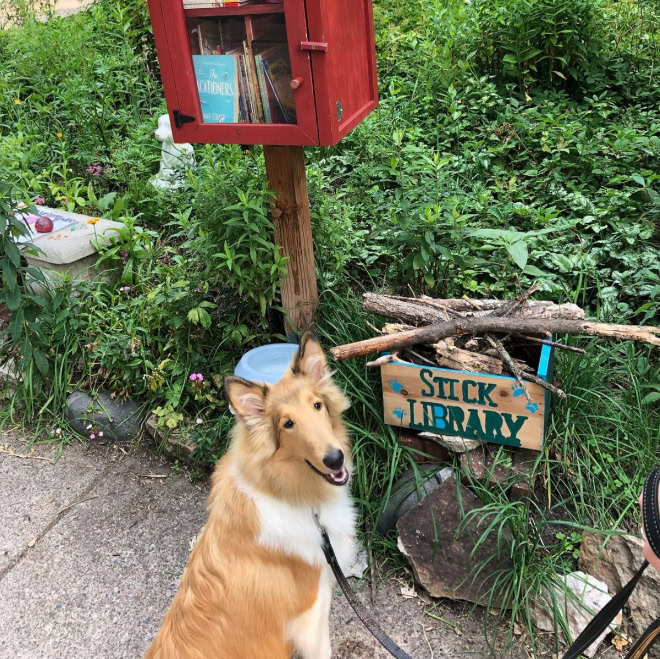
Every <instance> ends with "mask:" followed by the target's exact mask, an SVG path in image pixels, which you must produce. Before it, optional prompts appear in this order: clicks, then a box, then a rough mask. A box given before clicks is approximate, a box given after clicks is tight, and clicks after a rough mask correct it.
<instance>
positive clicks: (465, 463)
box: [459, 445, 513, 484]
mask: <svg viewBox="0 0 660 659" xmlns="http://www.w3.org/2000/svg"><path fill="white" fill-rule="evenodd" d="M497 453H498V452H497V450H495V451H491V450H490V448H489V447H488V446H486V445H482V446H479V447H477V448H476V449H475V450H474V451H469V452H467V453H461V456H460V458H459V459H460V462H461V467H462V469H463V471H465V472H466V473H468V474H470V475H471V476H472V477H473V478H476V479H477V480H480V481H481V480H484V479H485V478H488V482H489V483H491V484H495V483H502V482H503V481H505V480H506V479H507V478H510V477H511V468H512V466H513V456H512V455H510V454H509V453H508V452H507V451H505V450H502V452H501V453H500V454H499V457H498V456H497ZM496 457H498V459H497V460H496V459H495V458H496Z"/></svg>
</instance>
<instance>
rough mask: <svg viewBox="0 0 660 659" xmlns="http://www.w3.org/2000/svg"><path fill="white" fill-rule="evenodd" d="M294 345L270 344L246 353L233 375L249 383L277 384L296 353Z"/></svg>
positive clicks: (296, 348)
mask: <svg viewBox="0 0 660 659" xmlns="http://www.w3.org/2000/svg"><path fill="white" fill-rule="evenodd" d="M298 348H299V346H298V345H297V344H296V343H271V344H269V345H265V346H259V347H258V348H254V349H253V350H250V352H246V353H245V354H244V355H243V357H242V358H241V361H240V362H238V365H237V366H236V369H235V370H234V375H237V376H238V377H239V378H243V379H245V380H250V381H251V382H267V383H268V384H275V383H276V382H279V381H280V379H281V378H282V376H283V375H284V372H285V371H286V369H287V368H288V367H289V365H290V364H291V360H292V359H293V356H294V355H295V354H296V353H297V352H298Z"/></svg>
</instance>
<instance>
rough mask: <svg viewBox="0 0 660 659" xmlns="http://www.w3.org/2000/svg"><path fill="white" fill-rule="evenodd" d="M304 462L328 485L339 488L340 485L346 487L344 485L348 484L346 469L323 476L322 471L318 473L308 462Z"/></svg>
mask: <svg viewBox="0 0 660 659" xmlns="http://www.w3.org/2000/svg"><path fill="white" fill-rule="evenodd" d="M305 462H306V463H307V464H308V465H309V466H310V467H311V469H312V471H315V472H316V473H317V474H318V475H319V476H322V477H323V478H325V480H327V481H328V483H330V485H336V486H337V487H341V486H342V485H346V483H348V475H349V474H348V469H346V467H342V468H341V469H338V470H337V471H331V472H330V473H328V474H324V473H323V472H322V471H319V470H318V469H317V468H316V467H315V466H314V465H313V464H312V463H311V462H310V461H309V460H305Z"/></svg>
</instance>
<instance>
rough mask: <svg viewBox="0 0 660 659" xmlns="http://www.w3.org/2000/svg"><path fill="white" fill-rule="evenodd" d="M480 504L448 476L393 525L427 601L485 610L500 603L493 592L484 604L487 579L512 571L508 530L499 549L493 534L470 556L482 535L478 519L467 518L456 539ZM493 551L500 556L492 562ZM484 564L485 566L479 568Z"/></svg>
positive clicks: (502, 535) (502, 537) (486, 593)
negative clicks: (440, 599) (472, 604)
mask: <svg viewBox="0 0 660 659" xmlns="http://www.w3.org/2000/svg"><path fill="white" fill-rule="evenodd" d="M457 488H458V489H457ZM459 492H460V500H459V497H458V493H459ZM482 506H483V504H482V503H481V501H480V500H479V499H478V498H477V497H476V496H475V495H474V494H472V492H470V490H468V489H467V488H466V487H464V486H463V485H457V483H456V480H455V479H454V478H450V479H448V480H446V481H445V482H444V483H443V484H442V485H440V486H439V487H438V488H437V489H436V490H435V491H434V492H432V493H431V494H430V495H429V496H428V497H426V498H425V499H424V500H423V501H421V502H420V503H418V504H417V505H416V506H415V507H414V508H413V509H412V510H410V511H409V512H408V513H406V514H405V515H404V516H403V517H401V519H400V520H399V521H398V523H397V530H398V531H399V549H401V551H402V552H403V553H404V554H405V555H406V556H407V557H408V560H409V561H410V564H411V566H412V568H413V572H414V574H415V579H416V580H417V581H418V582H419V583H420V584H421V585H422V586H424V588H426V590H428V592H429V593H430V594H431V595H432V596H433V597H448V598H450V599H454V600H468V601H470V602H476V603H477V604H482V605H488V606H501V605H502V604H503V603H502V601H501V600H500V599H499V598H498V595H497V594H495V595H494V597H493V599H492V600H489V597H490V593H489V592H488V591H489V590H490V588H491V587H492V586H493V575H495V574H497V573H498V572H501V571H502V570H509V569H512V567H513V565H512V562H511V559H510V558H509V555H510V551H511V550H510V547H509V545H510V543H511V540H512V537H511V533H510V531H509V530H508V529H507V528H506V527H505V528H504V529H503V530H502V534H501V537H500V547H499V551H498V538H497V530H495V531H493V532H492V533H491V534H490V535H489V536H488V537H487V538H486V539H485V541H484V542H482V543H481V544H480V546H479V547H478V549H477V550H476V551H475V552H474V555H473V556H471V553H472V551H473V550H474V548H475V544H476V542H477V539H478V538H479V537H480V536H481V534H482V533H483V532H484V527H483V525H482V526H481V527H479V526H478V524H479V521H480V519H481V516H480V515H475V516H474V517H472V519H471V520H470V522H469V523H468V524H467V525H466V528H465V529H464V530H463V531H462V532H461V534H460V535H459V536H458V537H456V533H457V530H458V528H459V526H460V524H461V521H462V520H463V518H464V515H465V514H467V513H469V512H470V511H472V510H476V509H477V508H481V507H482ZM496 553H499V556H500V557H499V558H492V557H493V555H494V554H496ZM491 558H492V560H490V559H491ZM484 561H489V562H488V564H487V566H486V568H485V569H483V570H480V567H481V565H482V564H483V562H484Z"/></svg>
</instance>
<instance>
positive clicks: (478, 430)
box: [381, 345, 554, 451]
mask: <svg viewBox="0 0 660 659" xmlns="http://www.w3.org/2000/svg"><path fill="white" fill-rule="evenodd" d="M553 370H554V348H552V347H550V346H547V345H544V346H543V347H542V348H541V349H540V358H539V362H538V369H537V375H538V377H540V378H542V379H543V380H545V381H546V382H548V381H550V382H551V381H552V377H553ZM381 377H382V383H383V402H384V405H385V422H386V423H388V424H389V425H391V426H396V427H399V428H410V429H411V430H422V431H425V432H432V433H436V434H438V435H450V436H455V437H464V438H467V439H479V440H482V441H485V442H494V443H496V444H506V445H507V446H517V447H522V448H528V449H534V450H537V451H540V450H541V448H542V447H543V440H544V438H545V433H546V428H547V423H548V415H549V413H550V406H551V394H550V392H549V391H546V390H545V389H543V388H542V387H540V386H539V385H538V384H535V383H533V382H527V381H525V386H526V387H527V390H528V391H529V394H530V396H531V398H532V401H533V402H531V403H530V402H529V401H528V400H527V398H526V397H525V395H524V393H523V390H522V388H521V387H520V385H519V384H518V381H517V380H516V379H515V378H512V377H507V376H503V375H489V374H485V373H469V372H467V371H455V370H451V369H446V368H435V367H431V366H420V365H417V364H410V363H408V362H396V361H394V362H389V363H387V364H383V365H382V366H381Z"/></svg>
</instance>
